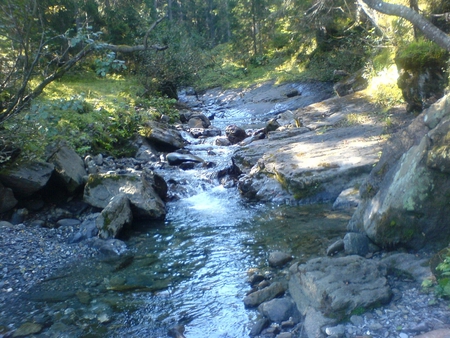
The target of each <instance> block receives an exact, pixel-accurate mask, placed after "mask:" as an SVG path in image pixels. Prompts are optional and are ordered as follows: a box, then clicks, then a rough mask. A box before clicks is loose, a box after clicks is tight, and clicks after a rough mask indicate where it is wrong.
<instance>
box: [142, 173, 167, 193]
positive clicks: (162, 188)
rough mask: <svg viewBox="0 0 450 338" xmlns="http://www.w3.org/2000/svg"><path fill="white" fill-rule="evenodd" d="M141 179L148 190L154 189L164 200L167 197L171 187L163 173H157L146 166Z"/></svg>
mask: <svg viewBox="0 0 450 338" xmlns="http://www.w3.org/2000/svg"><path fill="white" fill-rule="evenodd" d="M141 179H142V184H143V186H144V187H145V188H146V190H152V189H153V190H154V191H155V192H156V193H157V194H158V196H159V197H160V198H161V199H162V200H163V201H165V200H166V199H167V192H168V190H169V188H168V186H167V183H166V181H165V180H164V178H163V177H162V176H161V175H158V174H156V173H155V172H153V171H152V170H150V169H148V168H144V170H142V174H141Z"/></svg>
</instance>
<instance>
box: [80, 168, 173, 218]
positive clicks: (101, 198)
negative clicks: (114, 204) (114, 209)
mask: <svg viewBox="0 0 450 338" xmlns="http://www.w3.org/2000/svg"><path fill="white" fill-rule="evenodd" d="M148 175H150V173H149V172H146V175H144V176H143V178H142V179H141V177H140V175H135V174H125V175H118V174H93V175H89V178H88V182H87V184H86V186H85V188H84V197H83V198H84V200H85V201H86V202H87V203H89V204H90V205H92V206H94V207H97V208H102V209H103V208H105V207H106V206H107V205H108V204H109V202H110V201H111V198H113V197H114V196H116V195H119V194H125V195H126V196H127V198H128V199H129V200H130V203H131V209H132V211H133V216H134V217H135V218H140V219H162V218H164V217H165V215H166V208H165V204H164V202H163V200H162V199H161V197H160V195H159V194H158V192H157V191H156V190H155V188H154V186H153V185H152V184H148ZM143 180H144V181H145V182H143ZM158 182H159V180H158ZM160 193H161V192H160Z"/></svg>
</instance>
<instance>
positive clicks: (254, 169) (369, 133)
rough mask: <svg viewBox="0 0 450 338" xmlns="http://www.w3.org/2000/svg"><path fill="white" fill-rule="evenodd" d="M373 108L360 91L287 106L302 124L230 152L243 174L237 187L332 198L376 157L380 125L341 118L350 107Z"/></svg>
mask: <svg viewBox="0 0 450 338" xmlns="http://www.w3.org/2000/svg"><path fill="white" fill-rule="evenodd" d="M374 109H375V107H374V106H372V105H371V104H370V103H368V100H367V99H366V98H364V96H363V94H358V95H357V94H354V95H350V96H348V97H346V98H345V99H344V98H332V99H328V100H326V101H324V102H322V103H320V104H313V105H311V106H309V107H305V108H303V109H299V110H298V111H296V112H291V113H292V114H293V115H294V116H295V117H296V119H297V120H299V119H301V120H303V122H304V124H305V125H306V127H300V128H290V129H286V130H284V131H278V130H277V131H272V132H269V134H268V137H267V138H265V139H262V140H258V142H254V143H252V144H250V145H248V146H243V147H240V148H238V149H236V151H235V152H234V154H233V159H234V160H235V163H236V165H238V166H239V168H240V170H241V171H242V172H243V173H244V174H246V176H245V178H244V177H243V179H242V182H240V185H239V188H240V190H241V192H242V193H243V194H244V195H245V196H250V197H251V198H254V199H258V200H263V201H273V200H274V199H275V198H277V196H278V195H279V194H280V190H284V191H285V192H286V193H287V194H288V195H289V196H290V197H291V199H295V200H299V201H301V203H317V202H324V201H326V202H332V201H335V200H336V198H337V197H338V196H339V194H340V193H341V192H342V191H343V190H345V189H348V188H351V187H354V186H355V185H357V184H358V183H360V182H361V181H362V180H363V179H365V178H366V177H367V175H368V174H369V173H370V171H371V170H372V168H373V166H374V165H375V164H376V163H377V161H378V160H379V155H378V154H379V151H380V150H381V148H382V145H383V143H384V141H383V140H382V139H381V138H379V137H378V136H379V135H381V134H382V133H383V126H381V125H380V124H379V123H377V122H376V121H374V123H361V124H358V123H355V124H351V123H348V120H347V118H348V115H349V114H350V112H352V113H351V114H355V115H357V114H359V113H361V114H364V112H365V111H366V112H367V111H373V110H374ZM289 115H291V114H289ZM270 181H274V182H276V183H277V184H278V185H279V187H276V186H274V185H273V184H270V183H269V182H270ZM268 187H270V190H269V189H268Z"/></svg>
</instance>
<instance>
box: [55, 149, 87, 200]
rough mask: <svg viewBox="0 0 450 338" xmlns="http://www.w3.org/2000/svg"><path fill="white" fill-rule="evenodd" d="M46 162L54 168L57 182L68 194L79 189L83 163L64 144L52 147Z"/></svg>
mask: <svg viewBox="0 0 450 338" xmlns="http://www.w3.org/2000/svg"><path fill="white" fill-rule="evenodd" d="M47 162H49V163H52V164H53V165H54V166H55V172H56V174H57V177H58V178H59V181H60V182H62V183H63V185H64V187H65V188H66V189H67V191H68V192H69V193H74V192H76V191H77V190H79V189H81V187H82V186H83V184H84V176H86V170H85V168H84V161H83V160H82V159H81V157H80V156H78V154H77V153H76V152H75V151H74V150H73V149H72V148H69V147H68V146H67V145H64V144H63V145H58V146H57V147H54V148H53V149H52V150H51V152H50V154H49V156H48V158H47Z"/></svg>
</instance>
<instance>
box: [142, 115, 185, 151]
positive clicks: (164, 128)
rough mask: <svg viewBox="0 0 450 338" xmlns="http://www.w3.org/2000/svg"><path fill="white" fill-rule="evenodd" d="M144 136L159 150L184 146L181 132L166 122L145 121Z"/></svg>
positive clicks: (171, 149)
mask: <svg viewBox="0 0 450 338" xmlns="http://www.w3.org/2000/svg"><path fill="white" fill-rule="evenodd" d="M142 130H143V132H144V137H145V138H146V139H147V140H148V141H149V142H150V144H153V145H154V146H155V147H156V148H157V150H160V151H175V150H177V149H181V148H183V147H184V139H183V138H182V137H181V134H180V133H179V132H178V131H177V130H175V129H172V128H171V127H170V126H169V125H168V124H164V123H158V122H155V121H148V122H147V123H145V125H144V128H143V129H142Z"/></svg>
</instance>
